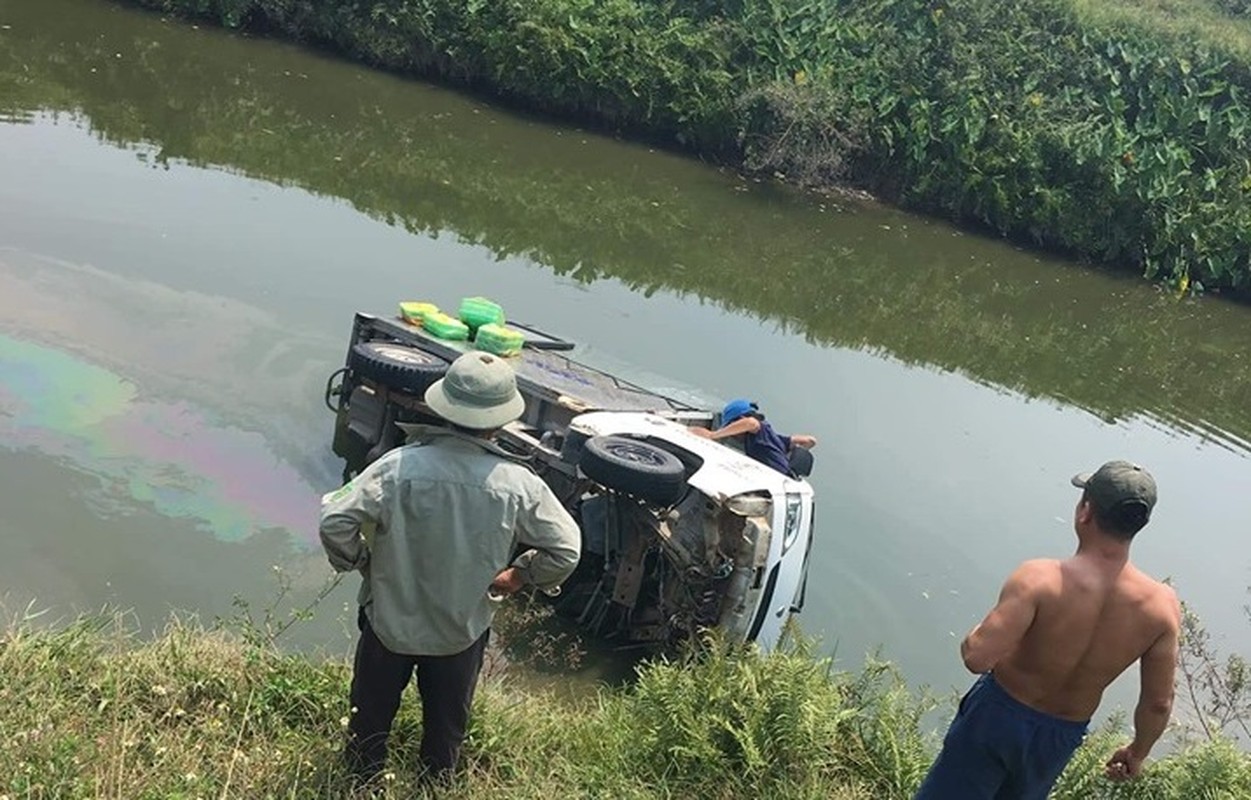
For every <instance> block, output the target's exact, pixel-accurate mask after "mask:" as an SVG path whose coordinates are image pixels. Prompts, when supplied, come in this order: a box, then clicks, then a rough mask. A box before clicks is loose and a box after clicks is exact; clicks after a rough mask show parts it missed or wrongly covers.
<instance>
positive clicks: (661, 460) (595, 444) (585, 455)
mask: <svg viewBox="0 0 1251 800" xmlns="http://www.w3.org/2000/svg"><path fill="white" fill-rule="evenodd" d="M578 466H579V467H580V468H581V469H582V472H583V473H585V474H586V476H587V477H588V478H590V479H591V480H594V481H595V482H597V483H599V484H600V485H602V486H604V487H605V488H608V489H612V490H614V491H617V492H621V493H622V494H628V495H630V496H632V497H637V498H638V499H640V500H645V501H647V502H649V503H654V504H656V505H661V506H671V505H674V504H675V503H677V502H678V501H679V500H681V499H682V495H684V494H685V493H686V468H685V467H684V466H683V465H682V462H681V461H680V460H679V459H678V457H677V456H675V455H673V454H672V453H669V452H666V451H664V450H662V449H660V448H659V447H656V446H655V445H651V444H648V443H647V442H640V441H638V440H637V439H629V438H626V437H624V436H592V437H591V438H590V439H587V440H586V443H585V444H584V445H583V446H582V453H581V455H579V457H578Z"/></svg>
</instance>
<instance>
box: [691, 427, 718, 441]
mask: <svg viewBox="0 0 1251 800" xmlns="http://www.w3.org/2000/svg"><path fill="white" fill-rule="evenodd" d="M688 430H689V431H690V432H691V433H693V434H695V435H696V436H698V437H699V438H701V439H711V438H712V431H710V430H708V429H707V428H688Z"/></svg>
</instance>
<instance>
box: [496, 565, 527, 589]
mask: <svg viewBox="0 0 1251 800" xmlns="http://www.w3.org/2000/svg"><path fill="white" fill-rule="evenodd" d="M525 585H526V584H525V581H524V580H522V578H521V572H519V571H518V570H517V568H516V567H505V568H504V569H502V570H500V571H499V574H498V575H496V576H495V580H493V581H491V588H490V589H489V590H488V591H489V592H490V593H492V594H497V595H504V596H507V595H510V594H516V593H517V592H518V591H520V590H521V587H523V586H525Z"/></svg>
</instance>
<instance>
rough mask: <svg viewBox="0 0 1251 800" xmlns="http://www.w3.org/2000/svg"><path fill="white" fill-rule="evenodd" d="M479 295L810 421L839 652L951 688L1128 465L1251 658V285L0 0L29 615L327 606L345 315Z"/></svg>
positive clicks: (340, 635)
mask: <svg viewBox="0 0 1251 800" xmlns="http://www.w3.org/2000/svg"><path fill="white" fill-rule="evenodd" d="M472 294H486V295H489V296H491V297H493V298H495V299H496V300H498V301H499V302H501V303H502V304H503V305H504V306H505V308H506V309H507V310H508V311H509V312H510V313H511V315H512V316H513V317H515V318H518V319H523V320H527V321H531V322H535V323H541V324H542V325H543V326H545V327H547V328H549V329H550V330H552V331H554V332H557V333H559V334H562V335H564V336H566V337H567V338H571V339H573V340H575V341H577V342H578V343H579V352H580V354H581V356H582V357H583V358H584V359H586V360H589V361H591V362H593V363H596V364H599V365H602V366H605V367H608V368H610V369H614V370H617V371H619V372H621V373H624V374H626V375H627V376H629V377H631V378H634V379H636V380H639V381H641V382H644V383H647V384H648V385H651V386H653V387H656V388H661V389H668V390H671V391H675V392H682V393H686V394H689V395H693V396H696V397H703V398H708V399H709V400H710V401H713V402H719V401H720V400H722V399H725V398H728V397H731V396H738V395H747V396H751V397H754V398H755V399H757V400H758V401H759V402H760V403H761V404H762V406H763V408H764V409H765V410H766V412H767V413H768V415H769V418H770V419H772V420H773V421H774V422H775V423H776V424H777V426H778V427H779V428H781V429H783V430H785V431H794V432H806V433H812V434H814V435H816V436H817V437H818V438H819V440H820V444H819V447H818V450H817V456H818V460H817V472H816V474H815V476H814V477H813V484H814V486H815V487H816V491H817V493H818V497H819V511H818V513H819V517H818V531H817V543H816V551H815V554H814V560H813V571H812V578H811V583H810V591H809V596H808V607H807V609H806V610H805V612H804V614H803V618H802V619H803V624H804V627H805V628H806V630H807V631H808V632H809V633H811V634H815V635H818V636H820V637H821V638H822V640H823V641H824V643H825V647H826V648H827V649H828V650H830V651H834V652H836V654H837V656H838V658H839V659H840V661H841V662H842V663H843V664H844V665H846V666H854V665H856V664H858V663H859V662H860V660H861V658H862V656H863V654H864V653H865V651H866V650H869V649H872V648H873V647H875V646H877V645H881V646H882V647H883V649H884V652H885V654H886V655H888V656H889V657H891V658H893V659H895V660H896V661H898V663H899V664H900V665H901V666H902V667H903V669H904V671H905V673H906V674H907V675H908V677H909V678H911V679H912V680H914V681H917V682H928V683H931V684H933V685H935V686H937V687H940V688H943V689H946V688H948V687H951V686H955V685H962V684H963V683H964V682H965V680H966V677H965V676H964V674H963V672H962V668H961V667H960V664H959V659H958V655H957V650H956V645H957V641H958V637H959V636H960V635H962V634H963V632H964V631H965V630H966V629H967V628H968V627H969V626H970V625H972V624H973V623H974V622H976V621H977V619H979V618H980V616H981V615H982V613H983V612H984V611H985V610H986V608H987V607H988V606H989V604H991V603H992V602H993V600H994V598H995V595H996V593H997V591H998V587H999V583H1000V581H1001V580H1002V578H1003V577H1004V576H1005V575H1006V573H1007V572H1008V571H1009V570H1010V569H1011V567H1012V566H1013V565H1015V564H1016V563H1017V562H1018V561H1019V560H1021V559H1024V558H1027V557H1033V556H1045V555H1055V556H1059V555H1064V554H1066V553H1067V552H1069V550H1070V549H1071V548H1072V546H1073V536H1072V532H1071V513H1072V508H1073V505H1074V503H1075V501H1076V499H1077V497H1076V492H1075V490H1073V489H1072V488H1071V487H1069V485H1068V478H1069V476H1070V475H1071V474H1072V473H1074V472H1076V471H1078V470H1080V469H1084V468H1090V467H1093V466H1096V465H1097V464H1099V463H1101V462H1102V461H1104V460H1106V459H1109V458H1114V457H1126V458H1131V459H1134V460H1138V461H1140V462H1142V463H1144V464H1145V465H1147V466H1148V467H1149V468H1150V469H1152V471H1153V472H1154V473H1155V475H1156V477H1157V479H1158V481H1159V484H1160V492H1161V500H1160V504H1159V507H1158V509H1157V513H1156V516H1155V519H1154V520H1153V522H1152V524H1151V526H1150V527H1149V528H1148V529H1147V530H1146V531H1144V533H1143V534H1142V535H1141V541H1140V542H1139V543H1138V544H1137V545H1136V547H1135V549H1136V553H1137V558H1138V560H1139V561H1140V563H1141V564H1142V565H1143V566H1144V567H1145V568H1146V569H1148V570H1150V571H1152V572H1154V573H1156V574H1161V575H1170V576H1172V577H1173V579H1174V581H1175V583H1176V585H1177V586H1178V588H1179V590H1180V592H1181V593H1182V595H1183V596H1184V597H1185V598H1186V599H1187V600H1188V601H1190V602H1191V603H1192V604H1193V606H1194V607H1195V608H1196V609H1197V610H1198V611H1199V612H1200V613H1201V614H1202V615H1203V616H1204V617H1205V619H1206V620H1207V621H1208V623H1209V625H1210V627H1211V628H1213V629H1214V630H1215V631H1216V633H1217V634H1218V636H1219V638H1220V641H1221V642H1222V644H1224V645H1226V646H1230V647H1237V648H1241V649H1242V650H1243V651H1244V652H1247V651H1251V635H1248V634H1249V633H1251V624H1249V623H1248V622H1247V621H1246V619H1245V618H1244V615H1243V611H1242V605H1243V602H1244V596H1245V587H1246V586H1247V585H1248V584H1249V583H1251V571H1249V567H1251V550H1249V549H1248V547H1247V546H1246V544H1245V539H1244V538H1243V537H1244V536H1245V535H1246V534H1247V533H1248V532H1249V531H1251V461H1248V441H1251V355H1248V354H1249V353H1251V310H1248V309H1247V308H1245V307H1238V306H1235V305H1232V304H1229V303H1225V302H1222V301H1220V300H1217V299H1205V300H1202V301H1195V300H1190V299H1184V300H1178V299H1177V298H1174V297H1171V296H1169V295H1167V294H1164V293H1161V292H1159V291H1157V290H1156V289H1154V288H1152V287H1149V286H1145V285H1143V284H1141V283H1139V282H1137V281H1135V280H1132V279H1118V278H1112V277H1108V276H1106V275H1103V274H1099V273H1096V272H1094V271H1091V270H1088V269H1086V268H1083V267H1081V266H1078V265H1074V264H1071V263H1063V262H1060V261H1057V260H1054V259H1049V258H1044V257H1040V256H1037V255H1034V254H1030V253H1026V252H1022V251H1019V250H1017V249H1014V248H1012V247H1010V246H1007V245H1005V244H1002V243H999V242H995V241H988V240H985V239H981V238H978V237H976V236H973V235H969V234H965V233H961V232H958V231H956V230H954V229H952V228H950V227H948V226H946V225H943V224H939V223H936V222H933V221H930V220H926V219H922V218H918V217H914V216H909V215H906V214H903V213H900V212H897V211H893V210H890V209H884V208H880V207H877V206H874V205H872V204H867V203H858V202H850V201H837V202H836V201H830V200H820V199H814V198H810V197H803V196H799V195H796V194H794V193H792V192H788V191H786V190H783V189H780V188H778V187H773V186H769V185H766V184H758V183H754V182H749V181H744V180H742V179H740V178H738V177H736V176H734V175H732V174H727V173H724V172H719V171H717V170H715V169H711V168H709V167H707V166H704V165H701V164H699V163H696V162H694V161H691V160H687V159H684V158H680V157H677V156H674V155H671V154H667V153H662V152H653V151H652V150H650V149H648V148H646V147H642V146H637V145H631V144H625V143H622V142H618V141H614V140H612V139H611V138H607V137H604V136H601V135H595V134H591V133H587V132H584V131H580V130H577V129H574V128H570V127H561V126H558V125H553V124H551V123H550V122H545V121H541V120H536V119H530V118H526V117H524V116H519V115H517V114H513V113H507V112H505V111H502V110H500V109H497V108H494V107H492V106H490V105H487V104H485V103H484V102H482V101H480V100H475V99H471V98H468V97H465V96H462V95H458V94H455V93H452V92H449V91H446V90H443V89H438V88H433V87H430V86H428V85H424V84H421V83H417V82H413V81H407V80H402V79H399V78H396V77H393V76H388V75H382V74H378V73H374V72H371V71H369V70H366V69H364V68H361V67H357V66H353V65H350V64H346V63H342V62H339V61H336V60H333V59H330V58H326V57H322V56H318V55H316V54H312V53H309V52H307V51H303V50H300V49H298V48H295V47H292V46H288V45H284V44H278V43H274V42H269V41H261V40H255V39H248V38H243V37H239V36H234V35H230V34H228V33H224V32H221V31H217V30H207V29H195V28H194V27H193V26H190V25H186V24H184V23H178V22H174V21H167V20H163V19H161V18H160V17H158V16H154V15H147V14H142V13H138V12H134V11H131V10H127V9H124V8H121V7H118V6H115V5H112V4H109V3H106V2H100V1H99V0H0V476H2V478H0V546H3V548H4V551H5V552H4V556H3V558H0V595H2V596H3V600H4V603H5V605H6V606H7V607H8V609H9V610H10V612H13V611H20V610H21V609H23V608H25V607H26V604H27V602H28V601H30V600H31V599H32V598H34V600H35V601H36V604H37V606H39V607H42V606H50V607H52V609H53V610H54V615H68V614H72V613H74V612H76V611H80V610H88V609H94V608H98V607H100V606H101V605H104V604H111V605H114V606H119V607H123V608H129V609H133V610H134V614H135V617H136V618H137V619H138V620H139V621H140V622H141V624H144V625H149V626H150V625H155V624H159V622H160V621H161V620H163V619H164V618H165V616H166V614H168V612H169V611H170V610H172V609H183V610H189V611H193V612H196V613H198V614H200V615H201V616H202V617H203V618H206V619H212V618H213V617H214V616H218V615H225V614H229V613H230V612H231V598H232V596H234V595H236V594H239V595H241V596H242V597H244V598H246V599H248V600H249V601H251V602H252V603H254V604H256V605H264V604H265V602H267V598H268V597H270V596H271V595H272V592H273V588H274V586H275V580H274V577H273V574H272V567H273V565H280V566H281V567H282V568H283V569H284V570H285V571H286V573H287V574H288V575H291V576H292V578H293V580H294V582H295V592H296V594H297V595H300V596H307V594H308V593H309V592H311V591H313V590H315V589H316V587H317V586H319V585H320V583H321V581H322V580H323V578H324V576H325V575H326V573H327V571H328V570H327V568H326V567H325V565H324V561H323V560H322V557H321V555H320V553H319V552H318V551H317V549H316V546H315V534H314V524H315V515H316V507H317V506H316V499H317V496H318V494H319V493H321V492H323V491H326V490H328V489H330V488H332V487H333V486H334V485H335V481H336V477H337V474H338V469H339V465H338V464H337V463H336V462H335V460H334V458H333V456H332V455H331V454H330V452H329V446H328V443H329V434H330V430H331V422H332V420H331V417H330V415H329V413H327V412H326V411H325V409H324V408H322V407H321V397H320V393H321V390H322V384H323V382H324V379H325V376H326V375H327V374H328V373H329V372H330V371H332V370H333V369H335V368H336V367H337V366H338V365H339V364H340V363H341V362H342V358H343V352H344V348H345V342H346V336H347V333H348V327H349V323H350V320H351V315H352V313H353V312H354V311H355V310H357V309H365V310H374V311H389V310H390V309H392V308H393V307H394V306H395V303H396V302H397V301H399V300H402V299H433V300H435V301H437V302H441V303H443V304H444V305H453V304H455V303H456V302H457V301H458V300H459V298H460V297H462V296H466V295H472ZM301 593H303V594H302V595H301ZM350 598H351V593H350V591H348V590H347V587H344V589H342V590H340V591H338V592H336V593H335V594H334V595H333V596H332V597H331V598H330V599H329V600H328V601H327V602H326V603H325V604H323V606H322V608H321V612H322V615H321V616H322V619H321V620H320V621H319V622H318V623H316V624H313V625H311V626H307V627H306V628H304V629H302V631H301V632H299V633H297V635H296V638H297V639H301V637H302V639H301V641H302V642H303V643H305V644H311V645H313V646H321V647H325V648H326V649H329V650H342V649H343V648H344V647H346V645H347V643H348V641H349V637H348V634H347V633H346V632H345V630H344V628H343V625H342V624H341V623H340V622H339V618H340V616H341V614H342V612H343V609H344V606H345V605H346V604H347V603H348V602H349V601H350ZM1125 696H1126V695H1125V694H1124V693H1122V694H1121V695H1119V698H1120V699H1124V697H1125Z"/></svg>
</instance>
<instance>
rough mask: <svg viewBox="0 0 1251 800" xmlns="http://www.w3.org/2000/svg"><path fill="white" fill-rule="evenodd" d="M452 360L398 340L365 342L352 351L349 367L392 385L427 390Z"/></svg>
mask: <svg viewBox="0 0 1251 800" xmlns="http://www.w3.org/2000/svg"><path fill="white" fill-rule="evenodd" d="M448 366H449V365H448V363H447V361H446V360H444V359H442V358H439V357H438V356H436V355H434V354H433V353H427V352H426V351H425V350H419V349H418V348H416V347H409V346H408V345H404V344H396V343H395V342H362V343H361V344H358V345H356V346H355V347H353V348H352V350H351V352H350V353H348V368H349V369H350V370H352V372H354V373H355V374H356V375H357V376H359V377H362V378H368V379H370V380H372V381H374V382H375V383H379V384H381V385H383V386H385V387H387V388H388V389H398V390H400V391H404V392H412V393H413V394H416V395H422V394H425V392H426V389H428V388H430V384H432V383H434V382H435V381H437V380H438V379H439V378H442V377H443V374H444V373H445V372H447V368H448Z"/></svg>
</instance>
